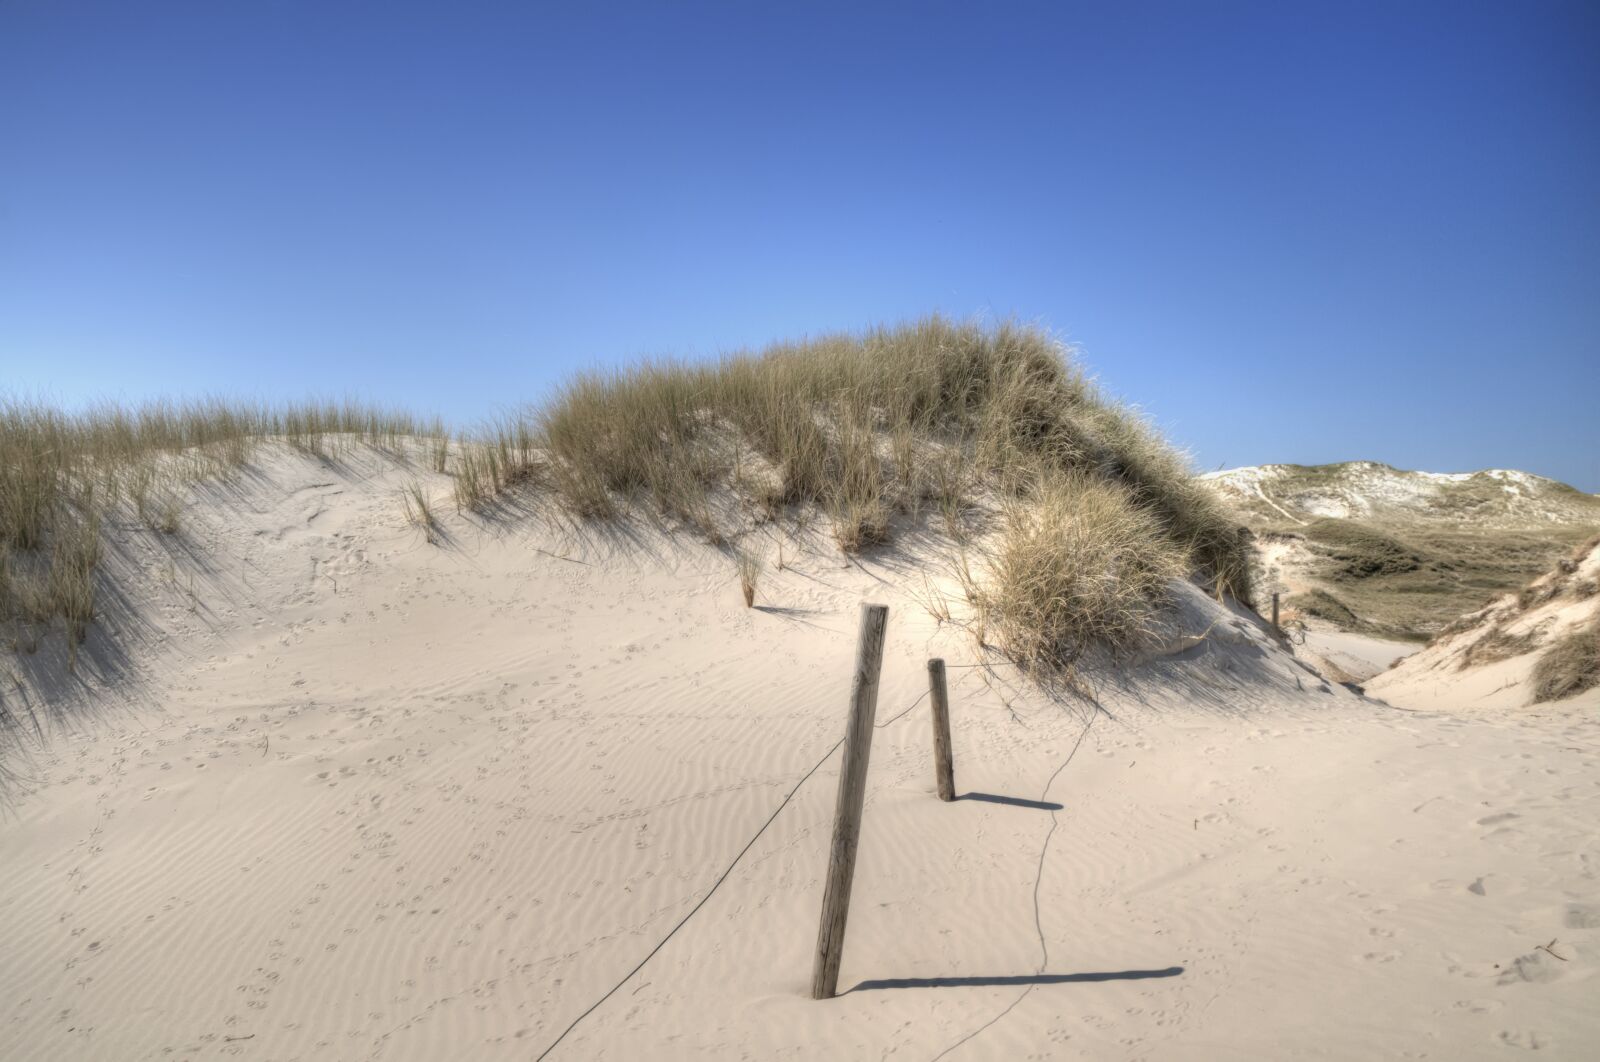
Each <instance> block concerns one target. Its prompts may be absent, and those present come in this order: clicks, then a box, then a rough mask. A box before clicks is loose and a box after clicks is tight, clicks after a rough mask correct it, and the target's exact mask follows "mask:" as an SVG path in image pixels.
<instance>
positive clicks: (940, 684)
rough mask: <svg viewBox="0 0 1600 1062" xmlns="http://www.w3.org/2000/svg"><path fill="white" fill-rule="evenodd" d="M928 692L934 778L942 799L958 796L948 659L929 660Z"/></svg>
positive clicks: (951, 798)
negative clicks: (947, 684)
mask: <svg viewBox="0 0 1600 1062" xmlns="http://www.w3.org/2000/svg"><path fill="white" fill-rule="evenodd" d="M928 695H929V696H930V697H931V698H932V699H933V777H934V779H935V780H936V781H937V782H938V783H939V799H940V800H954V799H955V798H956V770H955V758H954V756H952V755H951V752H950V695H949V693H947V692H946V690H945V685H944V661H943V660H940V659H938V658H937V657H935V658H934V659H932V660H929V661H928Z"/></svg>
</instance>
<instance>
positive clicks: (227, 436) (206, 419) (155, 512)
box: [0, 399, 443, 651]
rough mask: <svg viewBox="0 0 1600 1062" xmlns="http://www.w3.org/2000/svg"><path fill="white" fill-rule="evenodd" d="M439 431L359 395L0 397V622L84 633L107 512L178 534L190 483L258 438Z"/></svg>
mask: <svg viewBox="0 0 1600 1062" xmlns="http://www.w3.org/2000/svg"><path fill="white" fill-rule="evenodd" d="M442 434H443V427H442V425H440V424H439V422H438V421H437V420H435V421H431V422H424V421H421V420H419V419H418V418H416V417H414V416H412V415H410V414H407V413H404V412H399V411H393V410H384V409H379V408H376V407H371V406H366V405H362V404H359V403H356V402H304V403H298V404H293V405H286V406H267V405H260V404H255V405H252V404H249V403H230V402H223V401H217V400H204V401H193V402H185V403H175V402H152V403H148V404H146V405H143V406H138V407H135V408H128V407H123V406H116V405H101V406H96V407H91V408H89V409H86V410H83V411H80V412H70V413H69V412H65V411H62V410H59V409H55V408H53V407H50V406H47V405H45V404H43V403H38V402H27V401H21V400H17V399H0V622H4V623H7V624H9V625H10V629H11V642H12V644H14V645H16V646H17V647H18V648H21V649H23V650H25V651H31V650H32V649H35V648H37V645H38V639H39V636H40V634H41V632H43V631H47V630H48V629H49V628H50V627H52V626H53V625H54V624H55V623H56V622H57V621H60V623H61V624H62V626H63V627H64V628H65V631H66V633H67V636H68V643H69V645H70V646H76V645H77V644H79V643H81V642H82V641H83V640H84V638H85V637H86V635H87V632H88V628H89V624H90V623H91V622H92V621H93V619H94V616H95V585H96V578H97V575H96V571H97V569H98V567H99V565H100V561H101V557H102V554H103V544H102V539H101V530H102V527H103V525H104V524H105V522H106V521H107V520H108V519H112V518H116V519H124V520H127V521H128V522H129V523H131V524H134V525H138V526H144V527H147V528H150V529H152V530H156V531H160V532H162V533H165V534H176V533H177V532H178V531H179V529H180V527H181V521H182V510H183V497H184V494H185V492H186V490H187V488H188V487H189V486H190V485H191V484H193V483H195V482H198V481H201V480H205V479H210V478H217V477H227V476H230V475H232V474H234V473H235V472H237V471H238V470H239V469H240V468H241V467H243V466H244V465H245V464H246V463H248V461H249V460H250V456H251V454H252V452H253V451H254V449H255V447H256V446H257V445H258V444H259V443H260V441H261V440H263V439H265V438H268V437H279V438H282V439H284V440H285V441H286V442H288V443H289V445H291V446H293V447H295V448H297V449H299V450H302V451H304V452H306V453H309V454H314V455H319V456H323V457H327V456H330V454H332V453H333V452H334V451H336V450H337V449H338V448H339V447H341V446H346V445H350V444H352V443H353V442H362V443H366V444H368V445H372V446H376V447H380V448H385V449H388V450H395V449H396V448H398V447H400V446H401V445H402V444H403V441H404V440H405V439H407V438H410V437H416V436H424V437H435V438H437V437H439V436H442ZM24 627H26V628H28V629H23V628H24Z"/></svg>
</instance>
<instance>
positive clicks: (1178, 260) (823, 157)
mask: <svg viewBox="0 0 1600 1062" xmlns="http://www.w3.org/2000/svg"><path fill="white" fill-rule="evenodd" d="M1597 55H1600V5H1596V4H1593V3H1560V2H1553V0H1538V2H1531V3H1530V2H1515V3H1512V2H1507V3H1500V4H1474V3H1465V2H1451V3H1445V4H1440V5H1436V6H1435V5H1429V4H1423V3H1408V2H1398V3H1386V4H1381V5H1374V6H1365V5H1361V4H1352V3H1344V2H1340V3H1330V4H1326V5H1321V6H1318V5H1308V4H1300V3H1288V4H1286V3H1268V4H1261V5H1243V4H1232V3H1171V4H1141V3H1115V4H1113V3H1105V4H1043V5H1037V6H1007V5H1000V4H990V3H982V4H979V3H968V4H962V5H942V4H896V5H882V6H880V7H875V8H871V9H870V10H869V9H868V7H867V6H858V5H845V6H841V7H839V8H838V9H835V10H827V9H825V8H824V7H823V6H821V5H814V4H764V3H738V4H726V5H699V4H679V3H670V4H668V3H662V4H652V5H639V6H636V7H635V6H627V5H604V4H579V3H574V4H561V5H555V4H551V5H536V4H527V3H505V4H494V3H466V2H453V3H445V2H442V0H440V2H431V3H418V2H396V0H384V2H371V3H363V2H355V0H318V2H310V0H306V2H272V0H255V2H249V3H245V2H229V3H216V2H214V0H207V2H196V3H188V4H177V3H163V2H160V0H144V2H140V3H127V2H124V0H109V2H101V3H87V2H75V0H0V390H8V391H11V392H21V393H23V394H26V395H44V396H47V397H51V398H55V399H58V400H60V401H62V402H64V403H68V404H75V403H78V402H81V401H83V400H85V399H88V398H102V397H113V398H123V399H130V400H137V399H140V398H143V397H147V396H151V395H183V394H196V393H214V394H241V395H249V396H253V397H303V396H305V395H307V394H311V393H315V394H331V395H334V396H343V395H346V394H358V395H360V396H362V397H366V398H370V399H374V400H378V401H385V402H395V403H403V404H406V405H410V406H413V407H417V408H418V409H420V410H425V411H432V412H439V413H442V414H443V415H445V416H446V417H447V418H451V419H453V420H455V421H457V422H458V423H470V422H472V421H473V420H474V419H476V418H477V417H478V416H480V415H482V414H485V413H489V412H492V411H494V410H496V409H499V408H504V407H505V406H507V405H510V404H513V403H516V402H518V401H520V400H527V399H537V398H538V397H539V396H540V395H541V394H543V393H544V392H545V391H546V389H547V388H548V387H549V386H550V384H551V383H552V382H553V381H554V380H557V379H559V378H560V377H561V376H562V375H564V374H566V373H568V372H570V371H571V370H573V369H574V368H577V367H582V366H592V365H607V364H616V363H620V362H625V361H628V360H631V359H633V358H636V357H638V356H641V355H655V354H683V355H689V356H707V355H714V354H717V353H719V352H722V351H726V350H730V349H734V348H737V347H741V346H748V345H759V344H761V343H763V342H765V341H767V340H769V339H775V338H781V337H792V336H798V335H803V334H807V333H817V332H823V331H831V330H835V329H839V328H855V327H860V326H864V325H869V324H873V323H878V322H889V321H895V320H900V319H904V318H907V317H914V316H917V315H920V314H922V313H925V312H927V311H930V310H936V309H937V310H942V311H944V312H946V313H949V314H952V315H955V316H958V317H968V316H973V315H982V316H985V317H988V318H995V317H1007V316H1015V317H1018V318H1021V319H1025V320H1031V321H1037V322H1040V323H1043V324H1045V325H1047V326H1049V327H1051V328H1052V329H1055V330H1056V331H1058V332H1059V333H1060V334H1061V335H1062V336H1064V337H1065V338H1067V339H1068V340H1070V341H1072V342H1074V343H1077V344H1079V345H1080V347H1081V349H1082V357H1083V359H1084V361H1085V362H1086V363H1087V365H1088V366H1089V367H1090V368H1091V370H1092V371H1093V372H1094V373H1096V374H1097V375H1098V377H1099V378H1100V379H1101V381H1102V383H1103V384H1104V385H1105V386H1106V388H1107V389H1108V390H1110V391H1112V392H1113V393H1115V394H1117V395H1119V396H1121V397H1123V398H1125V399H1128V400H1130V401H1133V402H1136V403H1138V404H1139V405H1141V406H1143V407H1144V408H1145V409H1146V410H1147V411H1148V412H1149V413H1150V414H1151V415H1152V416H1153V417H1154V418H1155V419H1156V420H1157V422H1158V423H1160V424H1161V425H1162V426H1163V428H1165V430H1166V431H1167V432H1168V433H1169V435H1171V436H1172V438H1173V439H1174V440H1175V441H1177V442H1179V443H1180V444H1182V445H1185V446H1187V447H1189V448H1190V449H1192V451H1193V452H1194V455H1195V460H1196V463H1197V464H1198V465H1199V466H1201V467H1205V468H1215V467H1218V466H1219V465H1227V466H1234V465H1241V464H1255V463H1260V462H1269V461H1297V462H1302V463H1316V462H1324V461H1336V460H1348V459H1357V458H1364V459H1375V460H1381V461H1387V462H1390V463H1392V464H1396V465H1400V466H1403V467H1411V468H1426V469H1432V470H1441V471H1461V470H1470V469H1475V468H1481V467H1490V466H1500V467H1514V468H1522V469H1527V470H1530V471H1534V472H1539V473H1543V474H1545V475H1551V476H1555V477H1557V478H1560V479H1564V480H1566V481H1568V482H1571V483H1574V484H1575V485H1578V486H1581V487H1583V488H1584V489H1587V490H1590V491H1600V268H1597V253H1600V61H1597V59H1596V56H1597Z"/></svg>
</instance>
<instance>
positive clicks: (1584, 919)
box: [1562, 903, 1600, 929]
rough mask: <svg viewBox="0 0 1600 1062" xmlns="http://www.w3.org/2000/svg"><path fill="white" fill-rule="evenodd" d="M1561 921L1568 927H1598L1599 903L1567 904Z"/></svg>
mask: <svg viewBox="0 0 1600 1062" xmlns="http://www.w3.org/2000/svg"><path fill="white" fill-rule="evenodd" d="M1562 922H1563V924H1565V925H1566V927H1567V928H1568V929H1600V904H1594V903H1574V904H1568V905H1567V915H1566V917H1565V918H1564V919H1563V920H1562Z"/></svg>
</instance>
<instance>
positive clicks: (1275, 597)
mask: <svg viewBox="0 0 1600 1062" xmlns="http://www.w3.org/2000/svg"><path fill="white" fill-rule="evenodd" d="M1272 629H1273V631H1274V632H1275V633H1277V634H1282V633H1283V628H1282V627H1280V626H1278V592H1277V591H1276V590H1274V591H1273V592H1272Z"/></svg>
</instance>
